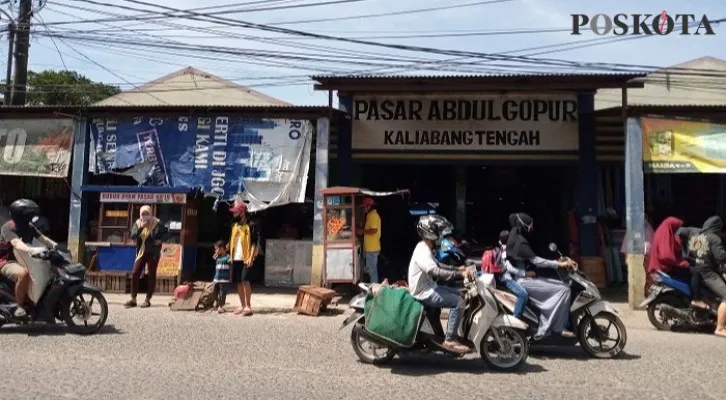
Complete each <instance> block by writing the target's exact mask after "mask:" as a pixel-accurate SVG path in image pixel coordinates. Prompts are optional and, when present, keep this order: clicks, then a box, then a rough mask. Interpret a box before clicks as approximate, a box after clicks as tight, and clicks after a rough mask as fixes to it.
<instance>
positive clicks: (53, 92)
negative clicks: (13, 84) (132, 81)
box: [27, 70, 121, 106]
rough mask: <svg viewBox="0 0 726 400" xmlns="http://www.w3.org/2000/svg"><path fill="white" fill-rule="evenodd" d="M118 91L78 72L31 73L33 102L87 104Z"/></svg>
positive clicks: (29, 77) (30, 84) (29, 79)
mask: <svg viewBox="0 0 726 400" xmlns="http://www.w3.org/2000/svg"><path fill="white" fill-rule="evenodd" d="M119 93H121V89H119V87H118V86H113V85H106V84H104V83H100V82H94V81H92V80H90V79H88V78H86V77H85V76H83V75H81V74H79V73H78V72H75V71H54V70H45V71H42V72H33V71H29V72H28V94H27V99H28V100H27V102H28V104H30V105H73V106H75V105H78V106H87V105H90V104H93V103H95V102H98V101H101V100H103V99H106V98H108V97H111V96H113V95H116V94H119Z"/></svg>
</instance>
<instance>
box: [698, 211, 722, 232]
mask: <svg viewBox="0 0 726 400" xmlns="http://www.w3.org/2000/svg"><path fill="white" fill-rule="evenodd" d="M722 230H723V220H722V219H721V217H719V216H718V215H714V216H713V217H711V218H709V219H707V220H706V222H704V223H703V228H701V230H700V231H699V232H698V233H713V234H718V233H719V232H721V231H722Z"/></svg>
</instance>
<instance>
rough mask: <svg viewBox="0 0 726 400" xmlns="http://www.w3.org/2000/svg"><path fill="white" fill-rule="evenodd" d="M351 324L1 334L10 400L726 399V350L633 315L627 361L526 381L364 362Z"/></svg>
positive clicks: (175, 324)
mask: <svg viewBox="0 0 726 400" xmlns="http://www.w3.org/2000/svg"><path fill="white" fill-rule="evenodd" d="M342 320H343V316H341V315H337V316H321V317H317V318H313V317H303V316H297V315H293V314H284V315H255V316H252V317H241V316H232V315H231V314H226V315H216V314H211V313H205V314H198V313H183V312H178V313H173V312H170V311H168V309H166V308H164V307H161V306H159V307H153V308H151V309H148V310H142V309H133V310H125V309H123V308H121V307H119V306H111V316H110V318H109V325H108V327H107V329H106V330H105V331H104V333H103V334H99V335H96V336H91V337H80V336H75V335H69V334H65V333H64V331H63V329H62V328H44V327H34V328H33V327H31V328H27V327H25V328H20V327H12V326H5V327H3V328H0V344H1V348H2V357H1V358H0V371H2V373H3V379H2V380H0V399H8V400H9V399H43V400H52V399H89V398H92V399H114V400H125V399H134V400H138V399H235V400H237V399H246V400H249V399H305V398H307V399H369V398H371V397H374V398H401V399H427V398H430V399H442V398H445V399H463V398H479V399H487V398H489V399H494V398H497V399H559V400H561V399H584V398H587V399H590V400H593V399H678V398H680V399H707V398H717V397H718V398H721V397H723V394H724V393H726V378H725V377H724V373H725V372H726V368H725V367H726V362H725V361H724V358H726V340H724V339H719V338H716V337H713V336H711V335H704V334H678V333H664V332H657V331H655V330H654V329H653V328H651V327H649V325H648V323H647V321H646V319H645V315H644V313H642V312H639V313H628V315H626V318H625V323H626V325H627V326H628V336H629V341H628V345H627V347H626V353H627V354H626V355H625V356H624V357H623V358H622V359H618V360H594V359H589V358H588V357H587V356H585V355H584V353H583V352H581V351H580V350H579V349H554V348H550V349H533V352H532V354H531V355H530V358H529V365H528V366H527V367H526V369H525V370H524V371H523V372H521V373H519V374H501V373H494V372H491V371H489V370H487V368H486V367H485V366H484V365H483V362H481V361H480V360H479V359H478V358H477V357H476V356H474V355H471V356H469V357H470V358H467V359H461V360H452V359H448V358H444V357H438V356H427V357H417V358H409V359H406V360H398V359H396V360H394V362H393V363H392V364H391V365H390V366H387V367H374V366H370V365H364V364H361V363H359V362H358V361H357V358H356V356H355V354H354V353H353V350H352V349H351V347H350V344H349V334H350V331H349V329H346V330H344V331H341V332H338V326H339V324H340V323H341V322H342Z"/></svg>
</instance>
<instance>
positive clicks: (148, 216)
mask: <svg viewBox="0 0 726 400" xmlns="http://www.w3.org/2000/svg"><path fill="white" fill-rule="evenodd" d="M150 219H151V215H142V216H141V220H142V221H144V222H148V221H149V220H150Z"/></svg>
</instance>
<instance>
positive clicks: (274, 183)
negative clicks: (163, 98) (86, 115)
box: [89, 116, 313, 209]
mask: <svg viewBox="0 0 726 400" xmlns="http://www.w3.org/2000/svg"><path fill="white" fill-rule="evenodd" d="M89 127H90V130H91V140H92V146H91V148H92V149H91V156H90V163H89V164H90V165H89V168H90V170H91V172H93V173H95V174H105V173H118V174H124V175H129V176H132V177H134V179H136V180H137V181H138V182H139V184H140V185H141V186H155V187H171V188H174V189H192V188H200V189H202V190H203V191H204V192H205V193H206V194H208V195H211V196H216V197H219V198H221V199H223V200H231V199H233V198H235V195H237V194H241V196H242V198H243V199H245V200H247V201H249V202H250V205H251V206H253V207H252V208H253V209H254V208H258V209H259V208H264V206H263V205H262V203H274V204H277V205H279V204H285V203H289V202H299V201H304V195H305V185H306V183H307V174H308V163H309V161H310V145H311V142H312V134H313V131H312V129H313V128H312V124H311V123H310V121H302V120H286V119H250V118H245V117H237V116H215V117H191V116H190V117H187V116H181V117H173V118H154V117H136V118H130V119H121V120H113V119H99V120H93V121H91V123H89ZM255 205H257V206H255Z"/></svg>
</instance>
